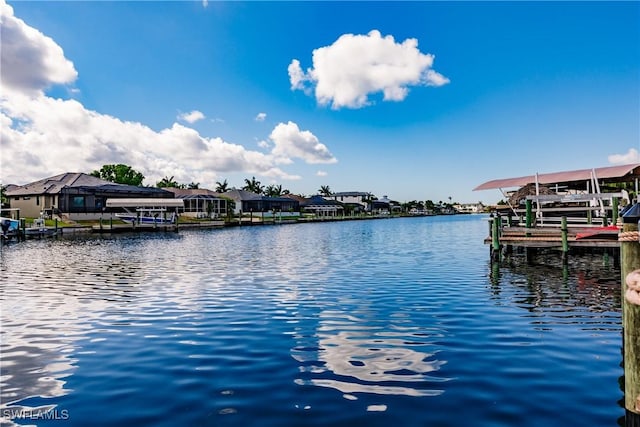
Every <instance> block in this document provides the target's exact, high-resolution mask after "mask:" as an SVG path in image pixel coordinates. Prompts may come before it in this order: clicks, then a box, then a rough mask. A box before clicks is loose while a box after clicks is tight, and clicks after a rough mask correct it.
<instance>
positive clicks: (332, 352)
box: [291, 310, 448, 398]
mask: <svg viewBox="0 0 640 427" xmlns="http://www.w3.org/2000/svg"><path fill="white" fill-rule="evenodd" d="M389 317H391V318H393V317H394V315H393V314H392V315H391V316H389ZM398 317H405V316H398ZM379 323H380V322H378V321H375V320H373V321H372V319H370V318H366V317H358V316H357V315H353V314H347V313H344V312H340V311H336V310H325V311H322V312H321V313H320V316H319V326H318V328H317V331H316V332H317V333H316V334H315V336H314V337H308V336H307V337H306V339H305V337H304V336H303V335H298V336H296V338H297V339H298V346H296V347H294V348H293V349H292V350H291V354H292V357H293V358H294V359H295V360H297V361H298V362H299V363H300V364H301V366H300V371H301V372H302V373H304V375H303V376H302V378H298V379H297V380H296V383H297V384H299V385H314V386H319V387H329V388H333V389H336V390H339V391H341V392H342V393H345V394H346V396H345V397H346V398H350V397H351V393H372V394H385V395H404V396H437V395H439V394H442V393H443V392H444V391H443V390H442V389H441V388H438V387H435V386H436V384H438V383H442V382H444V381H447V380H448V379H446V378H442V377H438V376H436V375H435V373H436V372H437V371H438V370H439V369H440V367H441V366H442V365H443V364H445V363H446V361H444V360H441V359H439V358H438V357H437V356H438V350H437V349H436V345H434V343H433V340H434V339H435V338H437V337H440V336H441V332H440V331H438V330H432V331H425V330H421V329H420V328H418V327H417V326H412V325H402V324H400V322H398V323H396V324H394V323H390V324H379ZM309 338H312V339H317V346H316V345H313V344H311V345H310V343H309V341H311V340H310V339H309ZM434 387H435V388H434Z"/></svg>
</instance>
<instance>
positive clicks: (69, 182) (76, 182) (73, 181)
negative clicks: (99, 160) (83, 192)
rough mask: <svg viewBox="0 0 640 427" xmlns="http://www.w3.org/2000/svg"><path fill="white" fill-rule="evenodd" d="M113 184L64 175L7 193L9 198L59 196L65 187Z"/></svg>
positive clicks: (87, 177) (89, 178)
mask: <svg viewBox="0 0 640 427" xmlns="http://www.w3.org/2000/svg"><path fill="white" fill-rule="evenodd" d="M107 184H113V183H112V182H109V181H105V180H102V179H100V178H96V177H95V176H91V175H87V174H86V173H72V172H67V173H62V174H60V175H56V176H52V177H49V178H44V179H41V180H39V181H34V182H31V183H29V184H25V185H19V186H16V187H14V188H12V189H10V190H8V191H7V196H23V195H25V196H26V195H34V194H58V193H60V190H62V189H63V188H64V187H82V186H91V187H95V186H99V185H107Z"/></svg>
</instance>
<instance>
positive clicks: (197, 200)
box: [165, 187, 230, 219]
mask: <svg viewBox="0 0 640 427" xmlns="http://www.w3.org/2000/svg"><path fill="white" fill-rule="evenodd" d="M165 190H167V191H170V192H172V193H173V195H174V197H175V198H176V199H182V200H184V208H183V210H182V211H181V215H184V216H188V217H193V218H210V219H217V218H224V217H226V216H227V212H228V209H229V201H230V200H229V199H227V198H224V197H220V196H219V195H218V193H216V192H214V191H211V190H207V189H205V188H194V189H191V188H173V187H170V188H165Z"/></svg>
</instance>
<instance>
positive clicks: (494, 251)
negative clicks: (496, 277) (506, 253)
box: [491, 215, 500, 261]
mask: <svg viewBox="0 0 640 427" xmlns="http://www.w3.org/2000/svg"><path fill="white" fill-rule="evenodd" d="M499 228H500V215H496V217H495V218H493V220H492V222H491V259H492V260H493V261H500V233H499Z"/></svg>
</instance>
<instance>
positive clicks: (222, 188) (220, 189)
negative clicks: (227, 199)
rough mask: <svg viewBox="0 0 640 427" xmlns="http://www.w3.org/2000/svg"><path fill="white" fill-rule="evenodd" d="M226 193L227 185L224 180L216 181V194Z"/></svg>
mask: <svg viewBox="0 0 640 427" xmlns="http://www.w3.org/2000/svg"><path fill="white" fill-rule="evenodd" d="M227 191H229V183H227V180H226V179H225V180H224V181H222V182H220V181H216V193H226V192H227Z"/></svg>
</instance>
